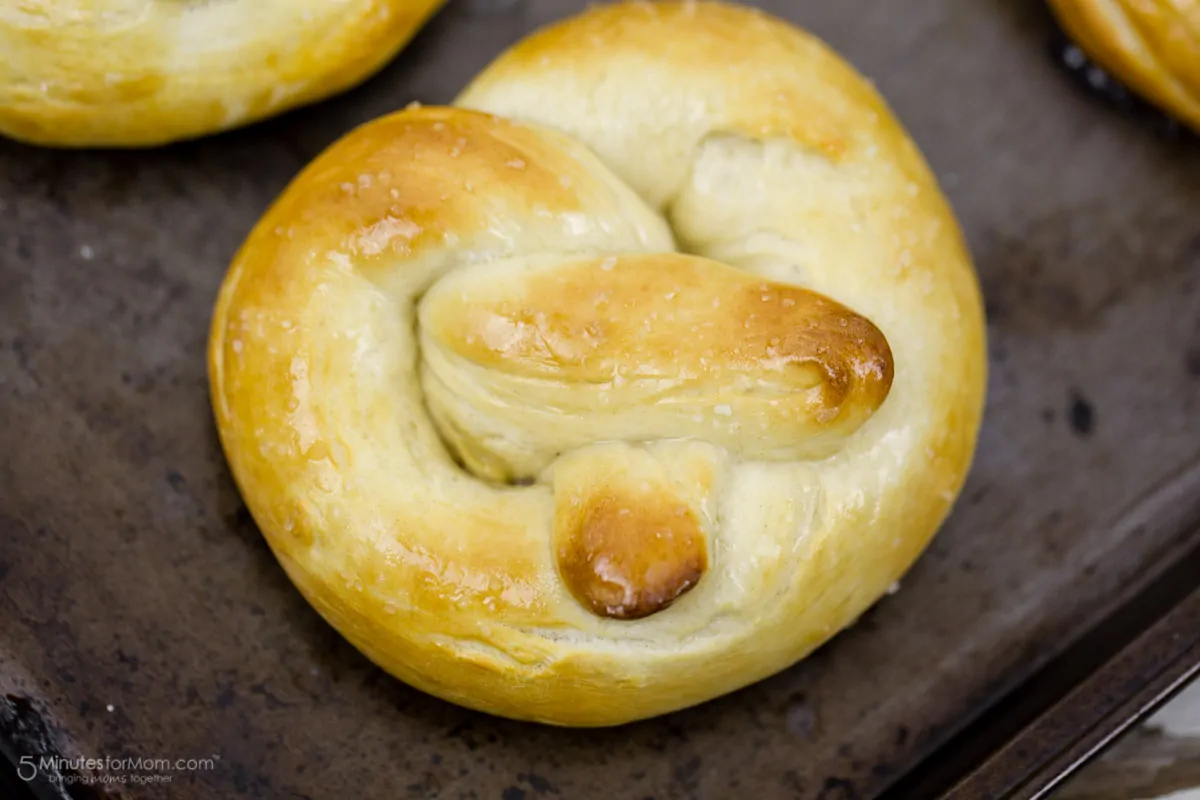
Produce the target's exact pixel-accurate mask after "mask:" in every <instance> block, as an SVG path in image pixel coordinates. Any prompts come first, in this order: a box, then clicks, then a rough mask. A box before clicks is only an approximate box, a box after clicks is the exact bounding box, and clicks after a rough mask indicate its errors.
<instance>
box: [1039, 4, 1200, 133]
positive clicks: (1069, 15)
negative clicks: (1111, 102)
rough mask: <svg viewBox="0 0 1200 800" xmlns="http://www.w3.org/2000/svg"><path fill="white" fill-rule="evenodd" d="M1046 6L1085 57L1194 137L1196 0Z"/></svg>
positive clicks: (1199, 112) (1199, 65)
mask: <svg viewBox="0 0 1200 800" xmlns="http://www.w3.org/2000/svg"><path fill="white" fill-rule="evenodd" d="M1050 5H1051V7H1052V8H1053V9H1054V13H1055V15H1056V16H1057V17H1058V19H1059V21H1060V22H1061V23H1062V26H1063V28H1064V29H1066V31H1067V33H1068V34H1069V35H1070V37H1071V38H1072V39H1073V40H1074V42H1075V43H1076V44H1077V45H1079V47H1080V48H1081V49H1082V50H1083V51H1084V52H1085V53H1086V54H1087V55H1088V56H1090V57H1091V58H1093V59H1095V60H1096V62H1097V63H1099V64H1100V65H1101V66H1102V67H1104V68H1105V69H1106V70H1109V71H1110V72H1112V74H1113V75H1114V76H1115V77H1116V78H1117V79H1118V80H1120V81H1122V82H1123V83H1125V84H1126V85H1127V86H1129V87H1130V88H1132V89H1133V90H1134V91H1136V92H1138V93H1139V94H1141V95H1142V96H1143V97H1145V98H1146V99H1148V100H1150V101H1151V102H1153V103H1155V104H1157V105H1159V106H1161V107H1162V108H1163V109H1165V110H1166V111H1168V112H1170V113H1171V114H1173V115H1175V116H1176V117H1178V118H1179V119H1180V120H1181V121H1183V122H1184V123H1186V124H1188V125H1190V126H1191V127H1192V128H1193V129H1195V130H1196V131H1197V132H1200V0H1050Z"/></svg>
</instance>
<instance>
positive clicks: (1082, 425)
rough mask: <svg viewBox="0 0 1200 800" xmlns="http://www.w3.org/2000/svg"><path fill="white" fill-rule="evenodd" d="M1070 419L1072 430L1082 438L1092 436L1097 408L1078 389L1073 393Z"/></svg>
mask: <svg viewBox="0 0 1200 800" xmlns="http://www.w3.org/2000/svg"><path fill="white" fill-rule="evenodd" d="M1070 420H1071V431H1072V432H1073V433H1074V434H1075V435H1076V436H1078V437H1079V438H1081V439H1086V438H1087V437H1089V436H1091V435H1092V430H1093V428H1095V426H1096V410H1095V409H1094V408H1093V407H1092V404H1091V402H1090V401H1089V400H1088V399H1087V398H1086V397H1084V396H1083V395H1082V394H1080V393H1079V392H1078V391H1076V392H1072V393H1071V406H1070Z"/></svg>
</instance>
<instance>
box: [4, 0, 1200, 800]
mask: <svg viewBox="0 0 1200 800" xmlns="http://www.w3.org/2000/svg"><path fill="white" fill-rule="evenodd" d="M763 5H764V6H765V7H766V8H768V9H769V10H771V11H774V12H775V13H778V14H781V15H783V16H786V17H788V18H790V19H792V20H795V21H797V22H800V23H802V24H804V25H806V26H808V27H810V28H811V29H812V30H814V31H815V32H817V33H818V34H820V35H822V36H823V37H825V38H826V39H827V40H829V41H830V42H831V43H833V44H834V45H835V46H836V47H837V48H838V49H840V50H841V51H842V52H843V53H844V54H845V55H846V56H848V57H849V59H850V60H851V61H853V62H854V63H855V64H856V65H857V66H858V67H859V68H860V69H862V70H863V71H864V72H866V73H867V74H868V75H870V76H871V77H872V78H873V79H874V80H875V81H876V83H877V84H878V86H879V87H880V89H881V90H882V91H883V92H884V94H885V95H886V97H887V98H888V99H889V101H890V102H891V103H892V105H893V106H894V108H895V109H896V110H897V112H898V113H899V115H900V116H901V118H902V119H903V121H904V122H905V124H906V125H907V126H908V127H909V129H910V130H911V132H912V133H913V135H914V136H915V138H916V139H917V141H918V143H919V144H920V145H921V146H922V148H923V149H924V151H925V152H926V154H927V156H928V157H929V159H930V161H931V162H932V164H933V166H934V169H935V171H936V172H937V174H938V175H939V176H940V177H941V179H942V181H943V183H944V186H945V188H946V190H947V193H948V194H949V196H950V198H951V200H952V201H953V203H954V204H955V207H956V209H957V210H958V212H959V215H960V217H961V219H962V222H963V225H964V228H965V230H966V233H967V236H968V238H969V241H970V244H971V247H972V249H973V251H974V253H975V255H976V258H977V261H978V267H979V270H980V273H981V278H982V283H983V286H984V290H985V294H986V297H987V303H988V311H989V317H990V328H989V333H990V339H991V381H992V382H991V388H990V394H989V403H988V413H987V420H986V425H985V429H984V432H983V435H982V439H981V442H980V449H979V454H978V459H977V463H976V467H975V470H974V472H973V474H972V477H971V479H970V481H969V484H968V486H967V488H966V491H965V492H964V495H963V498H962V500H961V502H960V504H959V506H958V508H957V509H956V511H955V514H954V515H953V517H952V519H951V521H950V522H949V524H948V525H947V527H946V528H945V529H944V531H943V533H942V534H941V535H940V536H939V538H938V539H937V540H936V542H935V544H934V545H933V547H932V548H931V550H930V551H929V552H928V554H927V555H926V556H925V557H924V558H923V559H922V560H921V561H920V563H919V564H918V566H917V567H916V568H915V569H914V571H913V572H912V573H911V574H910V575H909V576H908V577H907V578H906V579H905V581H904V582H903V587H902V589H901V591H900V592H899V593H898V594H896V595H895V596H893V597H890V598H887V599H885V600H884V601H883V602H882V603H881V604H880V605H879V606H877V607H876V608H875V609H873V610H871V611H870V612H868V614H867V615H866V616H865V617H864V619H863V620H861V621H860V623H859V624H858V625H857V626H856V627H854V628H853V629H851V630H850V631H848V632H847V633H845V634H843V635H841V636H839V637H838V638H837V639H836V640H835V641H834V642H833V643H832V644H830V645H829V646H827V647H825V648H824V649H822V650H821V651H820V652H819V653H818V654H817V655H815V656H814V657H813V658H811V659H810V660H808V661H806V662H804V663H803V664H801V665H799V666H797V667H795V668H793V669H791V670H789V671H787V672H785V673H783V674H781V675H778V676H776V677H774V678H772V679H770V680H767V681H765V682H763V683H761V684H759V685H756V686H754V687H751V688H749V689H747V690H744V691H741V692H738V693H736V694H734V695H731V696H728V697H725V698H722V699H719V700H716V701H714V702H711V703H708V704H706V705H703V706H700V707H698V708H695V709H691V710H688V711H684V712H681V713H678V714H674V715H671V716H669V717H666V718H663V719H659V720H655V721H650V722H646V723H641V724H636V725H632V726H628V727H625V728H621V729H615V730H607V731H591V732H584V731H562V730H552V729H548V728H540V727H535V726H531V725H525V724H520V723H515V722H509V721H504V720H497V719H492V718H489V717H486V716H483V715H480V714H476V713H473V712H469V711H465V710H462V709H459V708H456V707H454V706H451V705H447V704H445V703H442V702H440V701H437V700H434V699H432V698H429V697H427V696H424V695H422V694H420V693H418V692H416V691H414V690H412V689H409V688H407V687H405V686H403V685H401V684H399V683H397V682H395V681H393V680H391V679H389V678H388V677H387V676H385V675H384V674H382V673H381V672H380V671H379V670H377V669H375V668H374V667H373V666H371V665H370V664H369V663H368V662H367V661H366V660H365V659H364V658H363V657H361V656H360V655H358V654H357V653H356V652H355V651H354V650H353V649H352V648H351V647H349V646H348V645H347V644H345V643H344V642H343V641H342V640H341V639H340V637H339V636H338V635H337V634H336V633H334V632H333V631H332V630H331V629H330V628H328V627H327V626H326V625H325V624H324V623H323V622H322V621H321V620H320V619H319V617H318V616H317V615H316V614H315V612H313V611H311V610H310V609H309V608H308V606H307V605H306V604H305V603H304V602H303V601H302V599H301V598H300V596H299V594H298V593H296V592H295V591H294V590H293V589H292V587H291V586H290V584H289V583H288V582H287V580H286V579H285V577H284V575H283V572H282V571H281V570H280V569H279V567H278V566H277V565H276V563H275V561H274V560H273V558H272V556H271V554H270V552H269V551H268V549H267V547H266V545H265V543H264V542H263V540H262V539H261V537H260V536H259V534H258V532H257V531H256V529H255V527H254V524H253V522H252V521H251V519H250V516H249V514H248V513H247V511H246V509H245V507H244V506H243V505H242V503H241V502H240V500H239V498H238V495H237V493H236V491H235V489H234V487H233V484H232V482H231V480H230V477H229V473H228V471H227V469H226V467H225V464H224V460H223V458H222V456H221V453H220V451H219V447H218V444H217V439H216V435H215V431H214V428H213V425H212V422H211V417H210V413H209V407H208V398H207V384H206V377H205V367H204V347H205V338H206V335H207V325H208V320H209V314H210V311H211V306H212V301H213V299H214V296H215V293H216V290H217V286H218V284H219V282H220V280H221V277H222V275H223V273H224V270H225V267H226V265H227V264H228V262H229V260H230V258H231V256H232V254H233V252H234V250H235V248H236V247H237V246H238V245H239V244H240V242H241V240H242V239H243V237H244V236H245V235H246V233H247V232H248V231H249V229H250V227H251V225H252V224H253V223H254V221H255V219H256V218H257V217H258V216H259V215H260V214H261V213H262V211H263V210H264V208H265V206H266V205H267V203H268V202H269V201H270V200H271V199H272V198H273V197H274V196H275V195H276V194H277V193H278V192H279V191H280V190H281V189H282V188H283V186H284V185H285V183H286V182H287V181H288V179H289V178H290V177H291V176H292V175H294V174H295V173H296V172H297V170H299V168H300V167H301V166H302V165H303V164H305V163H306V162H307V161H308V160H310V159H311V158H312V157H313V156H315V155H316V154H317V153H318V152H319V151H320V150H321V149H322V148H323V147H324V146H326V145H327V144H329V143H330V142H331V141H333V140H334V139H335V138H336V137H337V136H338V135H340V134H341V133H343V132H345V131H346V130H348V129H349V128H350V127H352V126H353V125H355V124H358V123H360V122H363V121H366V120H368V119H371V118H373V117H375V116H378V115H379V114H382V113H385V112H387V111H389V110H392V109H395V108H398V107H400V106H403V105H405V104H407V103H408V102H410V101H413V100H419V101H421V102H424V103H436V102H446V101H449V100H450V99H451V98H452V97H453V96H454V94H455V93H456V91H457V90H458V89H460V88H461V87H462V86H463V85H464V84H465V83H466V81H467V80H468V79H469V78H470V77H471V76H472V75H473V74H474V73H475V72H477V71H478V70H479V69H480V68H481V67H483V66H484V65H485V64H486V63H487V62H488V61H489V60H490V59H491V58H492V57H494V55H496V54H497V53H498V52H499V51H500V50H501V49H503V48H504V47H505V46H506V45H508V44H510V43H512V42H513V41H515V40H516V39H518V38H519V37H520V35H522V34H523V33H524V32H525V31H528V30H530V29H531V28H533V27H535V26H537V25H539V24H541V23H543V22H546V21H549V20H551V19H554V18H557V17H560V16H562V15H564V14H566V13H568V12H569V11H573V10H575V9H577V8H579V7H581V4H579V3H575V2H567V0H523V2H519V3H517V4H516V5H512V6H510V7H509V8H507V9H506V10H505V11H503V12H495V11H493V12H487V11H485V10H481V9H480V7H479V6H478V5H475V6H472V5H471V4H469V3H459V4H452V5H451V6H450V7H448V8H447V9H446V10H445V11H443V12H442V13H441V14H440V15H439V16H438V17H437V18H436V19H435V20H434V21H433V22H432V23H431V24H430V25H429V26H428V28H427V29H426V30H425V31H424V32H423V33H422V34H421V35H420V36H419V37H418V39H417V40H416V41H415V42H414V44H413V45H412V46H411V47H410V48H409V49H408V50H407V51H406V52H405V53H403V54H402V55H401V56H400V57H399V58H398V59H397V60H396V61H395V62H394V63H393V64H392V65H391V66H390V67H389V68H387V69H386V70H385V72H383V73H382V74H381V75H380V76H378V77H377V78H375V79H374V80H372V81H371V82H370V83H368V84H367V85H365V86H363V87H362V88H360V89H358V90H355V91H353V92H351V93H349V94H347V95H345V96H343V97H341V98H338V99H335V100H333V101H330V102H327V103H324V104H321V105H319V106H316V107H313V108H309V109H305V110H301V111H298V112H295V113H292V114H289V115H286V116H284V117H282V118H280V119H277V120H274V121H270V122H267V123H264V124H261V125H258V126H254V127H252V128H250V129H247V130H243V131H238V132H234V133H230V134H227V135H223V136H219V137H215V138H210V139H207V140H203V141H200V142H195V143H189V144H184V145H179V146H174V147H170V148H166V149H162V150H156V151H152V152H143V153H83V152H52V151H41V150H35V149H32V148H28V147H23V146H19V145H16V144H12V143H0V454H3V457H2V458H0V729H3V730H5V731H6V732H7V733H8V734H9V736H10V738H11V736H12V735H13V733H12V732H13V730H14V729H15V728H14V722H13V720H14V718H21V719H25V722H27V723H28V722H30V720H29V719H28V718H32V717H36V718H38V719H41V720H42V721H45V722H46V723H47V724H48V725H49V726H50V727H51V731H50V733H51V735H52V737H55V738H56V740H57V743H58V746H60V747H61V748H63V749H64V751H65V752H68V753H73V754H77V755H84V756H90V757H105V756H109V757H114V758H115V757H120V756H135V757H136V756H141V757H145V758H170V759H175V758H202V757H208V756H211V755H214V754H219V759H218V760H217V761H216V763H215V767H214V768H213V769H210V770H202V771H194V772H190V773H186V774H176V775H174V776H173V777H172V782H171V783H169V784H166V785H157V786H153V787H149V788H138V787H136V786H131V785H130V786H125V787H121V788H120V792H122V793H123V795H124V796H129V797H171V796H179V797H188V796H194V795H196V794H197V793H199V794H201V795H202V796H209V795H211V796H220V797H231V796H249V797H300V798H312V799H313V800H317V799H318V798H341V797H362V798H374V797H380V798H382V797H389V798H391V797H405V796H408V797H443V798H460V797H461V798H504V800H520V799H521V798H540V797H564V798H592V797H595V798H609V797H614V796H621V797H631V798H632V797H637V798H644V797H653V798H657V799H658V800H667V799H668V798H713V799H714V800H716V799H719V798H730V797H764V798H765V797H786V796H795V797H806V798H807V797H822V798H860V797H869V796H871V795H872V794H874V793H876V792H877V791H879V790H880V789H881V788H882V787H884V786H885V785H886V784H887V783H888V782H889V781H890V780H891V779H892V778H893V777H895V776H896V775H897V774H898V773H899V772H900V771H902V770H903V769H905V768H906V767H907V766H909V765H911V764H912V763H913V762H914V761H915V760H916V759H917V758H918V757H919V756H920V755H921V754H923V753H925V752H927V751H928V750H929V749H930V748H931V747H932V746H933V745H935V744H936V743H938V742H940V741H942V740H943V739H944V738H945V737H946V736H948V735H950V734H951V733H952V732H953V731H954V730H955V729H956V728H957V727H958V726H960V725H961V724H963V723H964V722H965V721H966V720H967V719H968V718H969V717H970V716H971V714H972V713H973V712H974V711H976V710H977V709H978V708H979V707H980V706H981V704H983V703H985V702H986V701H988V700H990V699H992V698H994V697H995V696H996V695H997V694H998V693H999V692H1000V691H1002V690H1004V689H1005V688H1007V687H1009V686H1010V685H1012V684H1013V682H1014V681H1017V680H1018V679H1019V678H1020V677H1021V676H1022V675H1024V674H1025V673H1026V672H1027V671H1028V670H1029V669H1030V668H1031V667H1032V666H1033V664H1035V663H1036V662H1037V661H1038V660H1039V659H1043V658H1045V657H1047V656H1049V655H1050V654H1052V653H1053V652H1055V650H1056V649H1057V648H1058V647H1060V646H1061V645H1062V644H1063V643H1064V642H1065V640H1066V639H1067V638H1068V637H1069V635H1070V634H1071V633H1072V632H1073V631H1075V630H1077V629H1078V628H1079V627H1080V626H1081V625H1082V624H1084V623H1086V622H1088V621H1090V620H1093V619H1095V618H1096V617H1097V615H1098V614H1099V613H1100V612H1101V611H1103V610H1104V609H1106V608H1108V607H1109V606H1110V605H1111V604H1112V603H1113V602H1115V601H1116V600H1118V599H1119V598H1120V597H1121V596H1122V594H1123V593H1124V592H1125V591H1126V590H1128V589H1130V588H1131V587H1133V586H1134V585H1136V584H1137V583H1138V582H1139V581H1140V580H1142V579H1144V578H1146V577H1147V576H1148V575H1149V574H1150V573H1151V572H1152V571H1153V570H1154V569H1156V568H1157V566H1158V565H1160V564H1162V563H1163V562H1164V560H1167V559H1169V558H1170V556H1171V554H1172V553H1174V552H1176V550H1177V548H1178V546H1180V545H1181V544H1182V543H1183V542H1184V540H1185V539H1186V538H1187V537H1188V533H1187V531H1188V530H1189V526H1190V525H1191V524H1192V523H1194V522H1195V521H1196V520H1197V517H1198V516H1200V423H1198V419H1200V289H1197V284H1198V283H1200V147H1198V146H1197V145H1196V144H1195V143H1194V142H1190V141H1185V140H1179V141H1169V140H1165V139H1163V138H1161V137H1159V136H1156V134H1155V133H1154V132H1153V131H1152V130H1150V129H1149V128H1147V127H1146V126H1145V125H1143V124H1141V123H1139V122H1137V121H1135V120H1132V119H1129V118H1126V117H1124V116H1122V115H1121V114H1119V113H1116V112H1114V111H1112V110H1110V109H1108V108H1105V107H1104V106H1102V105H1099V104H1097V103H1095V102H1093V101H1092V100H1090V99H1089V98H1087V97H1086V96H1084V95H1082V94H1081V93H1080V92H1079V91H1078V89H1077V88H1076V87H1075V86H1073V85H1072V84H1071V83H1070V82H1069V81H1068V80H1066V79H1065V78H1063V76H1062V75H1061V74H1060V73H1059V72H1058V71H1057V70H1056V69H1055V67H1054V65H1053V63H1052V61H1051V59H1050V57H1049V55H1048V51H1047V41H1048V36H1049V31H1050V27H1049V20H1048V16H1047V15H1046V13H1045V11H1044V10H1043V9H1042V8H1041V6H1040V4H1039V3H1037V2H1033V1H1032V0H1029V1H1022V0H987V1H983V0H981V2H972V3H965V2H961V0H921V1H920V2H908V3H878V2H870V0H842V1H841V2H838V3H818V2H783V0H777V1H776V2H767V3H764V4H763ZM22 715H23V716H22ZM31 724H32V723H31ZM26 727H28V725H27V726H26Z"/></svg>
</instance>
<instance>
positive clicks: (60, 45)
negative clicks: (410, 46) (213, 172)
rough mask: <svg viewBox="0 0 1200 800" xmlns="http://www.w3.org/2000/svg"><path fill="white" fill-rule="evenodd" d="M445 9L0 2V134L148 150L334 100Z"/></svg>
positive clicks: (370, 0)
mask: <svg viewBox="0 0 1200 800" xmlns="http://www.w3.org/2000/svg"><path fill="white" fill-rule="evenodd" d="M443 2H444V0H3V2H0V53H2V54H3V58H2V59H0V135H5V136H9V137H12V138H15V139H19V140H23V141H26V142H30V143H33V144H41V145H51V146H64V147H84V146H103V147H134V146H151V145H159V144H164V143H167V142H172V141H176V140H180V139H188V138H193V137H197V136H202V135H205V134H209V133H213V132H216V131H221V130H226V129H229V128H233V127H236V126H239V125H243V124H246V123H249V122H253V121H255V120H260V119H263V118H265V117H268V116H271V115H273V114H277V113H280V112H282V111H285V110H287V109H290V108H294V107H296V106H300V105H303V104H306V103H311V102H314V101H316V100H320V99H322V98H325V97H329V96H331V95H333V94H336V93H338V92H340V91H342V90H344V89H347V88H349V87H351V86H354V85H355V84H357V83H359V82H361V81H362V80H364V79H366V78H367V77H368V76H370V75H371V74H373V73H374V72H376V71H377V70H378V69H380V68H381V67H382V66H383V65H384V64H385V63H387V61H389V60H390V59H391V58H392V57H393V56H394V55H395V54H396V52H397V51H398V50H399V49H400V48H401V47H402V46H403V45H404V44H405V43H406V42H407V41H408V40H409V39H410V38H411V37H412V36H413V34H414V33H416V31H417V30H418V29H419V28H420V26H421V25H422V24H423V23H424V21H425V20H426V18H428V17H429V16H430V15H431V14H432V13H433V12H434V11H435V10H436V9H437V8H438V7H439V6H440V5H441V4H442V3H443Z"/></svg>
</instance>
